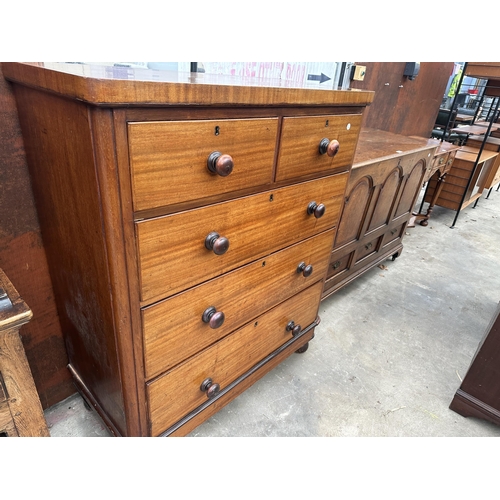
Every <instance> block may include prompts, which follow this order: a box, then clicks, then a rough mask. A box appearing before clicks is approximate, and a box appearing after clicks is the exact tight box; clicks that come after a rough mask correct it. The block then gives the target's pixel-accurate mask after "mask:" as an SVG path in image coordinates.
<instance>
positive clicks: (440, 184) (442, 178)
mask: <svg viewBox="0 0 500 500" xmlns="http://www.w3.org/2000/svg"><path fill="white" fill-rule="evenodd" d="M445 179H446V174H443V175H440V176H439V178H438V181H437V184H436V188H435V189H434V193H432V198H431V201H430V202H429V208H428V209H427V213H426V214H425V216H424V217H425V218H424V219H423V220H421V221H420V225H421V226H427V225H429V218H430V216H431V214H432V211H433V210H434V205H435V204H436V201H437V200H438V198H439V195H440V193H441V190H442V189H443V186H444V183H445Z"/></svg>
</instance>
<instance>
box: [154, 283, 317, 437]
mask: <svg viewBox="0 0 500 500" xmlns="http://www.w3.org/2000/svg"><path fill="white" fill-rule="evenodd" d="M322 288H323V283H322V282H318V283H316V284H315V285H313V286H311V287H309V288H307V289H306V290H304V291H303V292H300V293H299V294H297V295H295V296H294V297H292V298H290V299H288V300H287V301H286V302H283V303H281V304H280V305H279V306H277V307H275V308H274V309H271V310H270V311H269V312H267V313H265V314H264V315H262V316H260V317H259V318H258V319H257V320H256V321H255V322H254V321H251V322H250V323H249V324H247V325H245V326H244V327H242V328H240V329H239V330H237V331H236V332H234V333H232V334H231V335H229V336H228V337H226V338H224V339H222V340H220V341H219V342H217V343H215V344H213V345H212V346H211V347H209V348H208V349H206V350H204V351H203V352H201V353H200V354H199V355H197V356H195V357H193V358H191V359H189V360H188V361H186V362H185V363H182V364H181V365H179V366H177V367H176V368H174V369H173V370H171V371H170V372H168V373H166V374H165V375H164V376H162V377H160V378H159V379H157V380H155V381H153V382H151V383H149V384H148V396H149V412H150V418H151V432H152V435H157V434H159V433H161V432H163V431H164V430H166V429H167V428H168V427H169V426H170V425H172V424H174V423H175V422H176V421H177V420H179V419H180V418H181V417H182V416H183V415H185V414H186V413H187V412H189V411H191V410H193V409H194V408H196V406H198V405H200V404H201V403H203V402H204V401H206V399H207V396H206V394H205V393H203V392H202V391H201V390H200V385H201V383H202V382H203V381H204V380H205V379H206V378H207V377H210V378H212V380H213V381H214V383H218V384H219V385H220V387H221V389H223V388H224V387H225V386H227V385H228V384H229V383H230V382H232V381H233V380H235V379H236V378H237V377H239V376H240V375H242V374H243V373H245V372H246V371H247V370H249V369H250V368H252V366H253V365H255V364H256V363H257V362H258V361H259V360H260V359H262V358H264V357H265V356H266V355H267V354H269V353H270V352H272V351H273V350H275V349H277V348H278V347H280V346H281V345H282V344H284V343H285V342H286V341H287V340H289V339H290V338H292V334H291V333H290V332H288V331H287V330H286V325H287V324H288V322H289V321H291V320H293V321H294V322H295V323H296V324H300V325H301V326H302V327H303V328H305V327H306V326H309V325H310V324H311V323H312V322H313V321H314V320H315V319H316V314H317V310H318V304H319V297H320V295H321V290H322Z"/></svg>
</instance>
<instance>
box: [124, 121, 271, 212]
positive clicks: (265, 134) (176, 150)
mask: <svg viewBox="0 0 500 500" xmlns="http://www.w3.org/2000/svg"><path fill="white" fill-rule="evenodd" d="M277 130H278V119H277V118H265V119H249V120H200V121H172V122H136V123H129V125H128V136H129V155H130V168H131V172H132V190H133V202H134V210H135V211H139V210H145V209H151V208H156V207H161V206H166V205H173V204H176V203H180V202H185V201H190V200H196V199H203V198H207V197H210V196H213V195H217V194H222V193H228V192H230V191H237V190H241V189H245V188H249V187H252V186H260V185H264V184H269V183H271V182H272V180H273V165H274V152H275V150H276V140H277ZM213 152H219V153H221V154H222V155H229V156H230V157H231V158H232V162H233V168H232V171H231V173H230V174H229V175H225V176H221V175H219V174H217V173H212V172H211V171H210V170H209V169H208V165H207V161H208V157H209V156H210V154H211V153H213Z"/></svg>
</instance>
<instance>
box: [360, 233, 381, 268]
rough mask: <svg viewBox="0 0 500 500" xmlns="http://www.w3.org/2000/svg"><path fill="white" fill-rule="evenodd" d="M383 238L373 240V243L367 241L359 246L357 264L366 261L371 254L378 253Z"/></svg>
mask: <svg viewBox="0 0 500 500" xmlns="http://www.w3.org/2000/svg"><path fill="white" fill-rule="evenodd" d="M382 237H383V236H379V237H378V238H375V239H373V240H372V241H367V242H366V243H363V244H361V245H359V247H358V250H357V252H356V264H357V263H358V262H360V261H361V260H363V259H366V258H367V257H368V256H370V255H371V254H373V253H375V252H377V251H378V245H379V242H380V240H381V238H382Z"/></svg>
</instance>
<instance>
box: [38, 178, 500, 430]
mask: <svg viewBox="0 0 500 500" xmlns="http://www.w3.org/2000/svg"><path fill="white" fill-rule="evenodd" d="M495 189H496V188H495ZM486 194H487V193H485V194H484V195H483V197H482V198H481V199H480V201H479V204H478V207H477V208H475V209H473V208H472V207H468V208H467V209H465V210H463V211H462V212H461V214H460V216H459V219H458V222H457V224H456V226H455V228H454V229H451V228H450V226H451V224H452V222H453V218H454V216H455V212H453V211H451V210H446V209H443V208H440V207H436V208H435V210H434V213H433V216H432V218H431V220H430V224H429V226H428V227H422V226H420V225H417V226H416V227H414V228H408V229H407V234H406V236H405V239H404V240H403V244H404V249H403V253H402V255H401V256H400V257H399V258H398V259H397V260H396V261H394V262H392V261H390V260H388V261H386V262H385V263H384V264H383V265H384V266H385V268H379V267H375V268H374V269H372V270H371V271H369V272H368V273H366V274H365V275H363V276H362V277H360V278H358V279H357V280H356V281H354V282H353V283H351V284H350V285H349V286H347V287H345V288H344V289H342V290H340V291H339V292H338V293H337V294H335V295H333V296H332V297H330V298H328V299H326V300H325V301H324V302H323V303H322V305H321V307H320V317H321V320H322V321H321V324H320V325H319V326H318V328H317V329H316V337H315V338H314V339H313V340H312V341H311V342H310V346H309V349H308V351H307V352H305V353H304V354H294V355H292V356H291V357H289V358H288V359H287V360H286V361H285V362H283V363H282V364H281V365H279V366H278V367H277V368H275V369H274V370H273V371H271V372H270V373H269V374H267V375H266V376H265V377H264V378H262V379H261V380H260V381H258V382H257V383H256V384H254V385H253V386H252V387H251V388H250V389H249V390H247V391H246V392H245V393H243V394H242V395H241V396H239V397H238V398H237V399H236V400H234V401H233V402H231V403H230V404H229V405H227V406H226V407H225V408H223V409H222V410H221V411H219V412H218V413H217V414H216V415H214V416H213V417H212V418H210V419H209V420H208V421H206V422H205V423H203V424H202V425H201V426H199V427H198V428H197V429H195V430H194V431H193V432H192V433H191V434H190V435H191V436H194V437H208V436H214V437H216V436H234V437H236V436H290V437H294V436H324V437H326V436H351V437H355V436H373V437H375V436H394V437H396V436H408V437H410V436H421V437H435V436H476V437H479V436H484V437H493V436H496V437H498V436H500V427H499V426H496V425H493V424H491V423H488V422H485V421H482V420H479V419H474V418H464V417H462V416H460V415H458V414H457V413H455V412H453V411H451V410H450V409H449V408H448V406H449V404H450V402H451V400H452V398H453V396H454V394H455V391H456V390H457V389H458V387H459V386H460V382H461V379H462V378H463V377H464V376H465V374H466V372H467V369H468V367H469V364H470V362H471V360H472V357H473V355H474V353H475V351H476V348H477V346H478V343H479V342H480V340H481V338H482V336H483V333H484V330H485V328H486V326H487V325H488V323H489V321H490V319H491V317H492V315H493V313H494V311H495V309H496V307H497V304H498V302H499V301H500V279H499V275H498V272H499V270H500V252H499V251H498V249H499V247H500V228H499V222H500V221H499V220H498V219H499V217H500V191H499V192H497V191H495V190H493V192H492V193H491V196H490V199H485V198H486ZM417 206H418V205H417ZM45 416H46V419H47V422H48V425H49V428H50V432H51V435H52V436H106V435H108V432H107V430H106V429H105V427H104V425H103V424H102V423H101V421H100V419H99V418H98V417H97V416H96V415H95V414H94V413H93V412H90V411H87V410H86V409H85V408H84V406H83V403H82V400H81V398H80V397H79V396H77V395H75V396H72V397H71V398H69V399H67V400H65V401H63V402H62V403H59V404H58V405H56V406H54V407H52V408H50V409H48V410H47V411H46V412H45Z"/></svg>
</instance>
